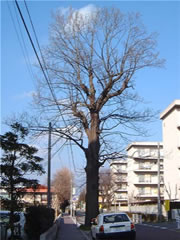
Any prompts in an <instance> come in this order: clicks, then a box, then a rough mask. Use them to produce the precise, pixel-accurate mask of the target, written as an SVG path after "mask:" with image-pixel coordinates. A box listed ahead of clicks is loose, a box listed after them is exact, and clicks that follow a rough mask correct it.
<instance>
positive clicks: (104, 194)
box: [99, 169, 115, 210]
mask: <svg viewBox="0 0 180 240" xmlns="http://www.w3.org/2000/svg"><path fill="white" fill-rule="evenodd" d="M114 191H115V184H114V181H113V175H112V173H111V171H110V169H105V170H104V171H101V172H100V173H99V197H100V199H101V205H102V208H107V209H108V210H110V208H111V204H112V202H113V200H114V196H115V195H114Z"/></svg>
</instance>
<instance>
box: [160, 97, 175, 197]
mask: <svg viewBox="0 0 180 240" xmlns="http://www.w3.org/2000/svg"><path fill="white" fill-rule="evenodd" d="M160 119H161V120H162V131H163V148H164V189H165V192H164V198H165V199H166V200H172V201H174V200H175V201H176V200H178V201H180V99H179V100H175V101H174V102H173V103H171V104H170V105H169V106H168V107H167V108H166V109H165V110H164V111H163V112H162V113H161V115H160Z"/></svg>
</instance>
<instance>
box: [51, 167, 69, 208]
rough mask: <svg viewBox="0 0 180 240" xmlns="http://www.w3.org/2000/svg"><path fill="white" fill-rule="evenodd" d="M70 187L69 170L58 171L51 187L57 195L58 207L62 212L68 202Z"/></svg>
mask: <svg viewBox="0 0 180 240" xmlns="http://www.w3.org/2000/svg"><path fill="white" fill-rule="evenodd" d="M71 185H72V174H71V172H70V170H69V169H68V168H62V169H61V170H58V171H57V172H56V174H55V176H54V179H53V181H52V186H53V188H54V191H55V193H56V195H57V199H58V203H59V206H61V208H62V209H63V210H65V207H66V206H67V205H68V202H69V201H70V194H71Z"/></svg>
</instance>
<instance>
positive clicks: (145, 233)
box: [136, 225, 180, 240]
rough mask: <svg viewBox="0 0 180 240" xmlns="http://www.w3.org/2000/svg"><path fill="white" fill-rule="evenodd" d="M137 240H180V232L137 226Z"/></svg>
mask: <svg viewBox="0 0 180 240" xmlns="http://www.w3.org/2000/svg"><path fill="white" fill-rule="evenodd" d="M136 234H137V235H136V236H137V238H136V240H180V231H176V230H173V229H161V228H159V227H151V226H144V225H136Z"/></svg>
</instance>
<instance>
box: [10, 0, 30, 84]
mask: <svg viewBox="0 0 180 240" xmlns="http://www.w3.org/2000/svg"><path fill="white" fill-rule="evenodd" d="M7 6H8V10H9V13H10V17H11V20H12V23H13V26H14V30H15V33H16V36H17V39H18V42H19V45H20V48H21V51H22V54H23V57H24V59H25V63H26V67H27V70H28V72H29V75H30V76H31V78H32V80H33V79H34V76H33V75H34V74H33V70H32V68H31V63H30V59H29V55H28V51H27V48H26V45H25V41H24V38H23V34H22V31H21V28H20V24H19V20H18V17H17V13H16V11H15V13H16V19H17V22H18V26H19V32H20V35H19V33H18V30H17V27H16V24H15V21H14V17H13V14H12V11H11V8H10V6H9V3H8V1H7ZM20 36H21V38H20Z"/></svg>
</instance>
